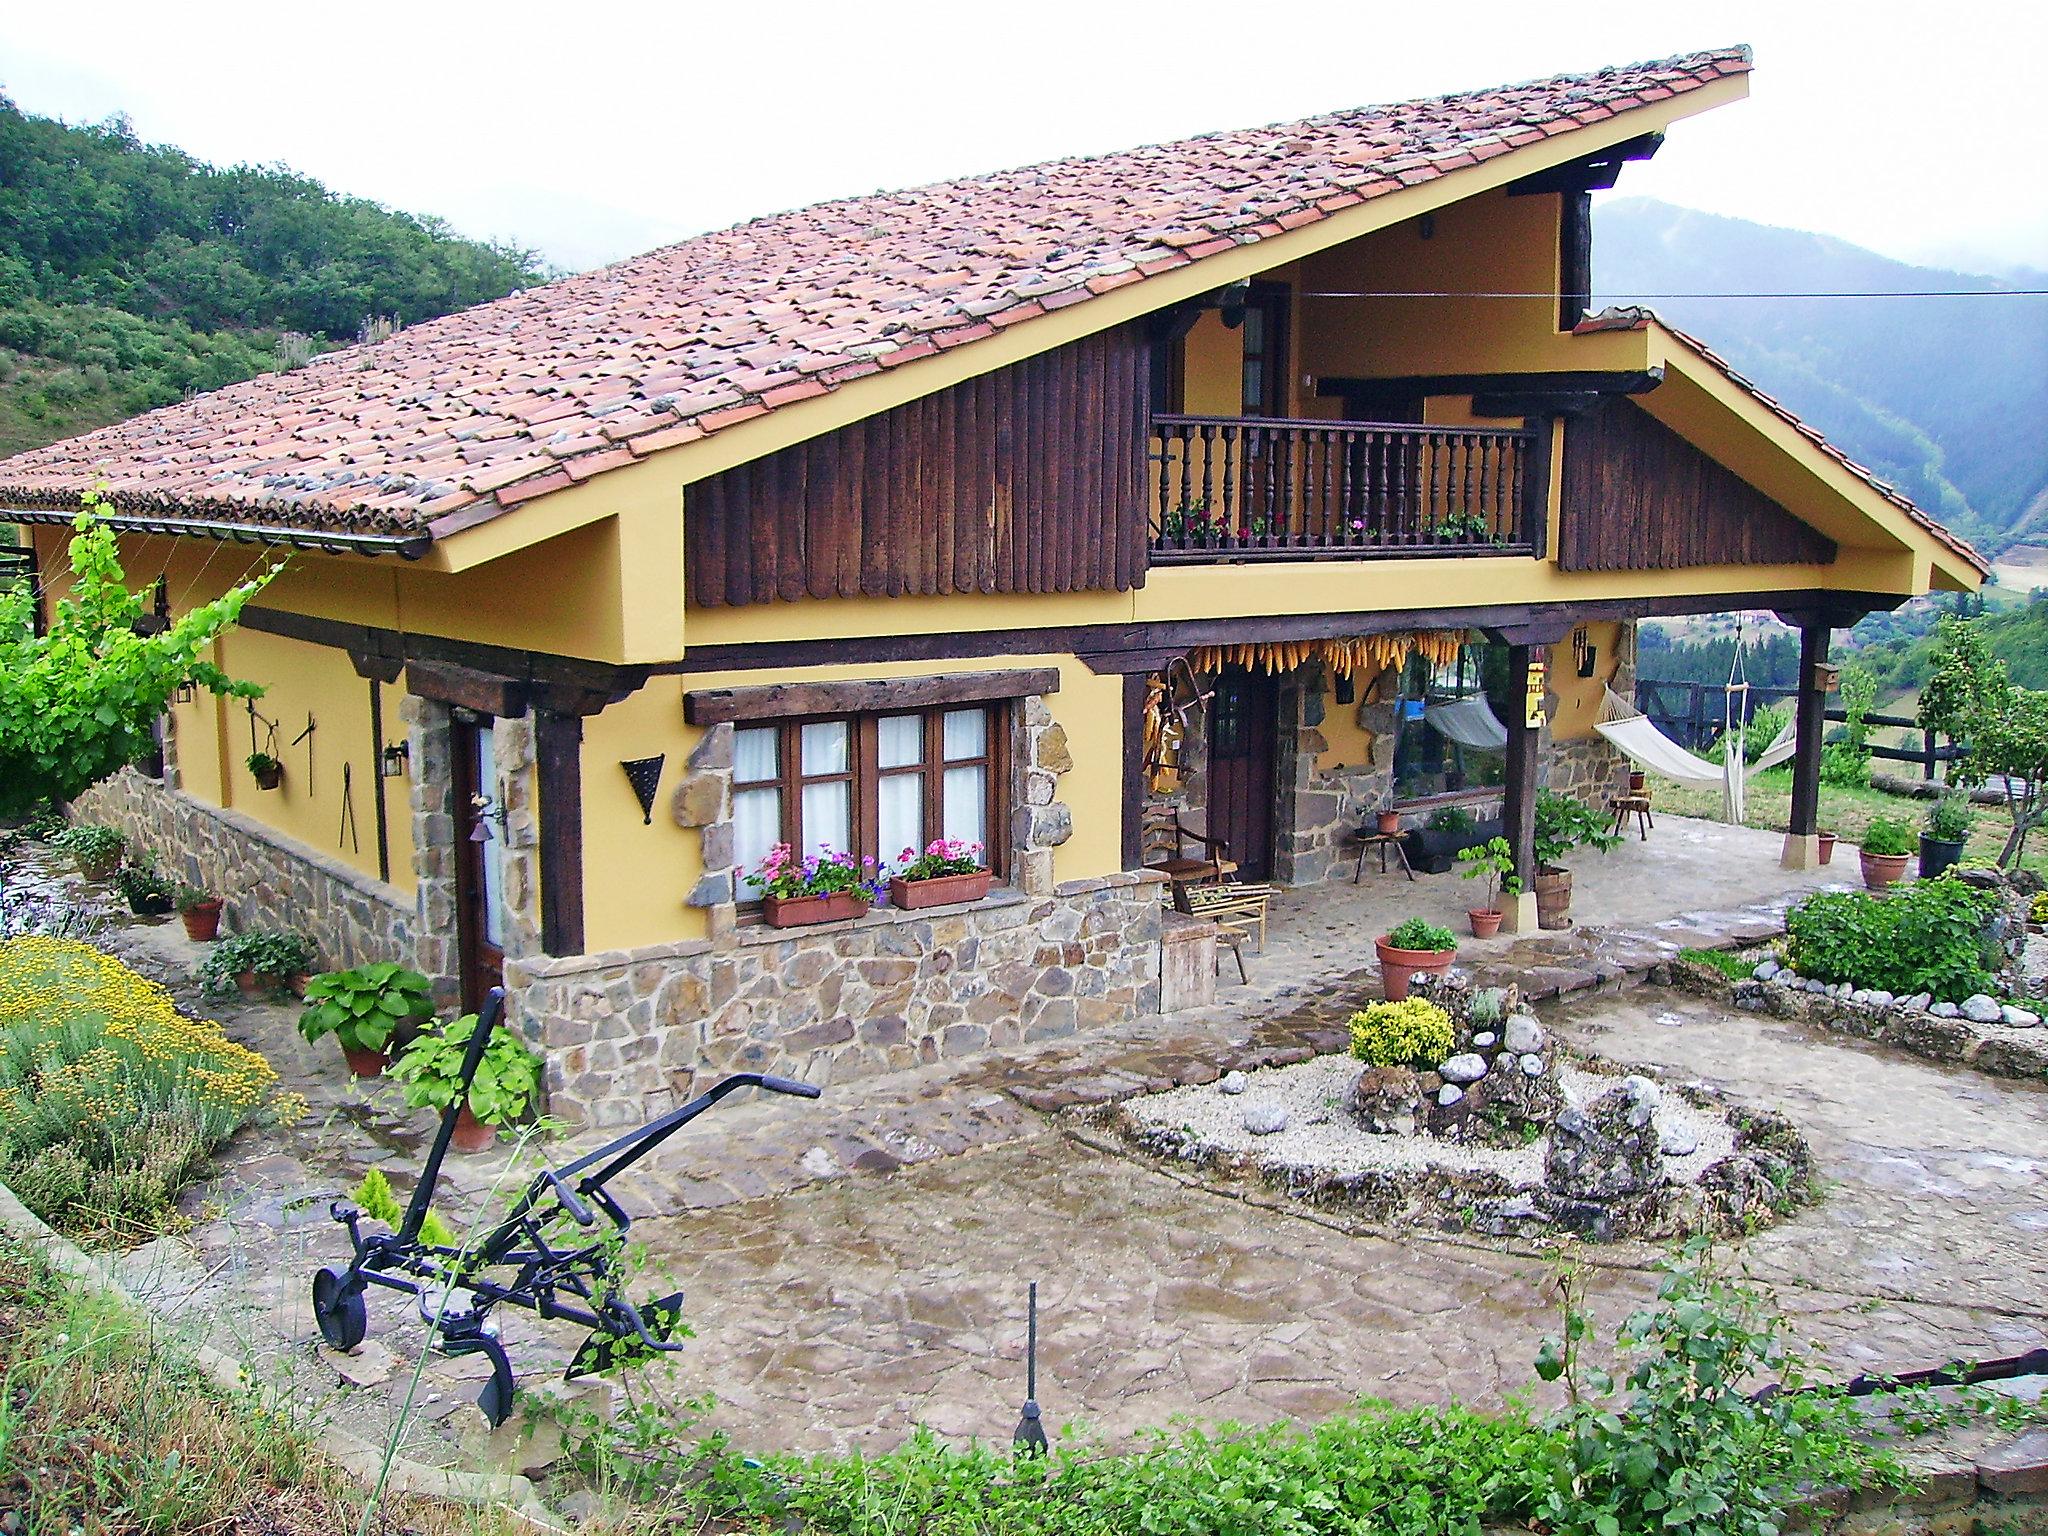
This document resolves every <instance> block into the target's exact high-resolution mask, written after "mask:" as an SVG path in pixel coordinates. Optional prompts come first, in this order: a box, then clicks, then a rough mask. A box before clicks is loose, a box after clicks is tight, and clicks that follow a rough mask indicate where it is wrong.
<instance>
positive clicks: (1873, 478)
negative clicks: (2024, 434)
mask: <svg viewBox="0 0 2048 1536" xmlns="http://www.w3.org/2000/svg"><path fill="white" fill-rule="evenodd" d="M1653 325H1655V326H1658V327H1660V328H1661V329H1662V330H1663V331H1664V332H1665V333H1666V334H1668V335H1670V336H1673V337H1675V338H1676V339H1677V340H1678V341H1679V342H1680V343H1681V344H1683V345H1684V346H1685V347H1686V348H1687V349H1688V350H1690V351H1691V352H1693V353H1694V354H1696V355H1697V356H1698V357H1699V358H1700V360H1701V361H1702V362H1705V363H1707V364H1708V365H1709V366H1711V367H1712V368H1714V369H1715V370H1716V371H1717V372H1719V373H1720V374H1721V375H1722V376H1723V377H1724V378H1726V379H1727V380H1728V382H1729V383H1731V384H1733V385H1735V386H1736V388H1738V389H1740V390H1742V391H1743V392H1744V393H1745V394H1747V395H1749V396H1750V397H1751V398H1752V399H1754V400H1755V401H1756V402H1757V403H1758V404H1759V405H1762V406H1764V407H1765V408H1766V409H1768V410H1769V411H1770V412H1771V413H1772V414H1773V415H1775V416H1776V417H1778V419H1779V420H1781V421H1783V422H1784V423H1785V424H1786V425H1787V426H1789V427H1791V428H1792V429H1793V430H1794V431H1795V432H1797V433H1798V434H1799V435H1800V436H1801V437H1803V438H1805V439H1806V440H1807V441H1808V442H1810V443H1812V444H1813V445H1814V447H1816V448H1818V449H1819V450H1820V451H1821V452H1822V453H1824V454H1826V455H1827V456H1828V457H1829V458H1831V459H1833V460H1834V461H1835V462H1836V463H1838V464H1840V465H1841V466H1842V467H1843V468H1844V469H1846V470H1848V471H1849V473H1851V474H1852V475H1854V476H1856V478H1857V479H1859V480H1861V481H1863V483H1864V484H1866V485H1868V486H1869V487H1870V488H1871V489H1872V490H1874V491H1876V492H1877V493H1878V495H1880V496H1882V497H1883V498H1884V499H1885V500H1886V501H1888V502H1890V503H1891V504H1892V505H1893V506H1895V507H1897V508H1898V509H1899V510H1900V511H1902V512H1904V513H1905V514H1906V516H1908V517H1910V518H1911V519H1912V520H1913V521H1914V522H1916V523H1918V524H1919V525H1920V526H1921V527H1922V528H1925V529H1926V530H1927V531H1928V532H1929V533H1931V534H1933V535H1934V536H1935V538H1937V539H1939V540H1940V541H1941V542H1942V543H1943V544H1945V545H1947V546H1948V547H1949V548H1950V549H1952V550H1954V551H1955V552H1956V553H1957V554H1959V555H1961V556H1962V557H1963V558H1964V559H1965V560H1967V561H1969V562H1970V564H1972V565H1974V566H1975V567H1976V568H1977V570H1978V571H1979V572H1980V573H1982V574H1984V575H1987V576H1988V575H1989V574H1990V573H1991V562H1990V561H1988V560H1986V559H1985V558H1984V556H1982V555H1980V554H1979V553H1977V550H1976V548H1975V547H1974V546H1972V545H1971V544H1970V543H1968V542H1967V541H1966V540H1963V539H1960V538H1958V537H1956V535H1955V534H1953V533H1951V532H1949V530H1948V529H1947V528H1945V527H1943V526H1942V524H1940V523H1939V522H1937V521H1935V520H1934V519H1933V518H1932V517H1930V516H1928V515H1927V514H1926V513H1925V512H1923V511H1921V510H1920V508H1919V507H1918V506H1916V505H1914V503H1913V501H1912V500H1911V498H1909V497H1908V496H1906V495H1905V493H1904V492H1902V491H1901V490H1900V489H1899V488H1898V487H1897V486H1895V485H1893V484H1892V483H1891V482H1890V481H1889V480H1883V479H1880V478H1879V477H1878V474H1877V472H1876V471H1875V470H1873V469H1870V468H1868V467H1866V466H1865V465H1862V464H1859V463H1857V462H1856V461H1855V460H1854V459H1852V458H1850V457H1849V455H1848V454H1846V453H1844V452H1843V451H1842V450H1841V449H1840V448H1838V447H1836V446H1835V445H1834V444H1833V443H1831V442H1829V441H1828V440H1827V438H1825V437H1823V436H1822V435H1821V432H1820V429H1819V428H1818V427H1815V426H1813V425H1812V424H1811V423H1809V422H1806V421H1803V420H1801V419H1800V418H1799V417H1798V416H1797V415H1795V414H1794V413H1793V412H1792V411H1790V410H1788V409H1787V408H1786V407H1785V406H1784V405H1783V404H1782V403H1781V402H1780V401H1779V400H1778V398H1777V397H1776V396H1775V395H1771V394H1767V393H1766V392H1765V391H1764V390H1762V389H1761V388H1759V387H1758V386H1757V385H1756V383H1755V382H1754V381H1752V380H1751V379H1749V378H1748V377H1746V376H1745V375H1743V374H1741V373H1739V372H1737V371H1736V368H1735V365H1734V364H1733V363H1731V362H1729V361H1728V359H1727V358H1725V357H1723V356H1722V355H1721V354H1720V353H1718V352H1716V351H1715V350H1714V349H1713V348H1712V347H1710V346H1708V345H1707V344H1706V343H1705V342H1703V341H1701V340H1700V339H1699V338H1698V337H1697V336H1693V335H1690V334H1688V333H1687V332H1685V331H1681V330H1680V329H1679V328H1678V327H1677V326H1675V325H1673V324H1672V323H1671V322H1670V321H1669V320H1666V319H1665V318H1664V317H1663V316H1661V315H1659V314H1657V313H1656V312H1655V311H1654V310H1651V309H1647V308H1645V307H1644V306H1642V305H1640V304H1625V305H1616V306H1614V307H1612V308H1609V309H1603V310H1601V311H1600V313H1598V314H1597V315H1588V316H1586V318H1585V319H1583V320H1581V321H1580V322H1579V323H1578V325H1577V326H1576V327H1575V328H1574V334H1576V335H1580V336H1585V335H1589V334H1591V333H1593V332H1596V331H1644V330H1648V329H1649V328H1650V327H1651V326H1653Z"/></svg>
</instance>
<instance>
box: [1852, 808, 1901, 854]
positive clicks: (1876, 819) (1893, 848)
mask: <svg viewBox="0 0 2048 1536" xmlns="http://www.w3.org/2000/svg"><path fill="white" fill-rule="evenodd" d="M1861 846H1862V848H1863V851H1864V852H1865V853H1875V854H1879V855H1881V856H1885V857H1891V856H1894V855H1897V854H1901V853H1911V852H1912V851H1913V829H1912V828H1911V827H1909V826H1907V825H1906V823H1905V822H1904V821H1903V820H1901V819H1900V818H1899V817H1897V816H1873V817H1871V818H1870V825H1869V826H1867V827H1865V828H1864V829H1863V842H1862V845H1861Z"/></svg>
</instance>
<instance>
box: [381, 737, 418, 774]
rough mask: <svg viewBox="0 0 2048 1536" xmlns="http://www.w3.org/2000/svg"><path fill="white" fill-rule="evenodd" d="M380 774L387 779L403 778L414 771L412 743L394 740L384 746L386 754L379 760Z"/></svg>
mask: <svg viewBox="0 0 2048 1536" xmlns="http://www.w3.org/2000/svg"><path fill="white" fill-rule="evenodd" d="M377 772H378V774H379V776H381V777H383V778H387V779H402V778H404V777H405V776H406V775H407V774H408V773H411V772H412V743H411V742H410V741H394V742H392V743H390V744H389V745H388V746H386V747H385V748H384V755H383V756H382V757H381V758H379V759H378V760H377Z"/></svg>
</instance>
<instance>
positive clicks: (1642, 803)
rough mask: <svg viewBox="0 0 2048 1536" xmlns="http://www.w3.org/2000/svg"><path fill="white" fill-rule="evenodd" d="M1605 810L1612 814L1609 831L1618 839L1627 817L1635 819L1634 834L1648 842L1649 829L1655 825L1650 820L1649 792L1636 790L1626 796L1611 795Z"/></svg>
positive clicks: (1625, 824) (1626, 824)
mask: <svg viewBox="0 0 2048 1536" xmlns="http://www.w3.org/2000/svg"><path fill="white" fill-rule="evenodd" d="M1607 809H1608V810H1610V811H1612V812H1614V825H1613V827H1612V828H1610V829H1609V830H1611V831H1612V832H1613V833H1614V834H1615V836H1617V837H1619V836H1620V835H1621V833H1622V832H1623V831H1624V830H1625V829H1626V828H1627V826H1628V819H1629V817H1631V816H1633V817H1635V819H1636V834H1637V836H1638V838H1639V839H1640V840H1641V841H1643V842H1646V843H1647V842H1648V841H1649V840H1650V829H1651V828H1652V827H1654V826H1656V825H1657V823H1656V822H1655V821H1653V820H1651V818H1650V792H1649V791H1648V790H1636V791H1632V792H1630V793H1629V794H1626V795H1613V796H1610V797H1609V799H1608V801H1607Z"/></svg>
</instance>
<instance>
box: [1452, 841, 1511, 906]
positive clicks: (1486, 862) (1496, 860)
mask: <svg viewBox="0 0 2048 1536" xmlns="http://www.w3.org/2000/svg"><path fill="white" fill-rule="evenodd" d="M1458 862H1459V863H1460V864H1464V865H1468V866H1469V867H1468V868H1467V869H1465V870H1464V871H1463V874H1464V877H1465V878H1466V879H1467V880H1482V879H1483V880H1484V881H1485V882H1486V905H1485V906H1484V907H1482V908H1481V909H1480V910H1481V911H1484V912H1492V911H1496V910H1498V908H1499V906H1500V896H1501V893H1502V892H1503V891H1505V892H1506V893H1507V894H1508V895H1510V896H1519V895H1521V894H1522V882H1521V880H1520V879H1519V878H1518V877H1517V876H1516V874H1515V850H1514V845H1513V844H1511V843H1510V842H1509V841H1508V840H1507V839H1506V838H1504V837H1494V838H1489V839H1487V841H1485V842H1483V843H1476V844H1474V845H1473V846H1472V847H1470V848H1460V849H1459V850H1458Z"/></svg>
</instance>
